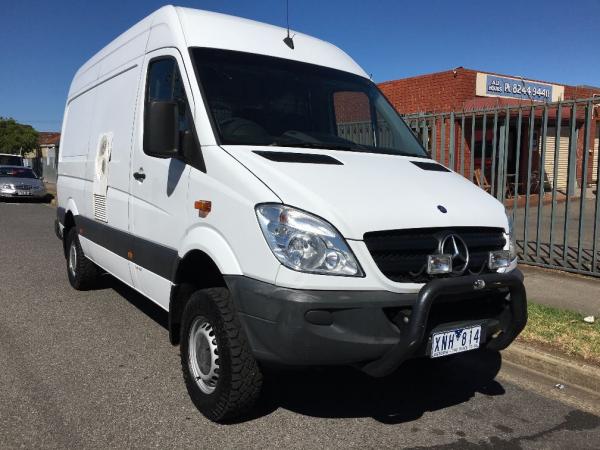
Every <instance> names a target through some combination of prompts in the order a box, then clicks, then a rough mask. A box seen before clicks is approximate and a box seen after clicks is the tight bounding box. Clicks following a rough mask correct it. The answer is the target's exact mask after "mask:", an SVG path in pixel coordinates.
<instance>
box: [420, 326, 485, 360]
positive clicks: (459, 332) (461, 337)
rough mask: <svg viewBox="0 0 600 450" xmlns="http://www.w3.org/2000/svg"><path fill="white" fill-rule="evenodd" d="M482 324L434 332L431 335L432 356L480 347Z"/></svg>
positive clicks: (437, 356)
mask: <svg viewBox="0 0 600 450" xmlns="http://www.w3.org/2000/svg"><path fill="white" fill-rule="evenodd" d="M480 341H481V325H477V326H473V327H465V328H455V329H453V330H448V331H442V332H439V333H434V334H433V336H431V357H432V358H439V357H440V356H446V355H453V354H454V353H460V352H466V351H469V350H475V349H476V348H479V343H480Z"/></svg>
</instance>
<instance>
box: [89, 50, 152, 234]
mask: <svg viewBox="0 0 600 450" xmlns="http://www.w3.org/2000/svg"><path fill="white" fill-rule="evenodd" d="M140 64H141V58H139V64H138V63H134V65H133V66H131V68H129V69H127V71H125V72H123V73H121V74H120V75H118V76H116V77H114V78H110V79H109V80H108V81H106V82H104V83H102V84H101V85H100V86H98V87H97V88H96V89H97V101H96V105H95V107H94V121H93V124H92V127H91V130H90V153H89V163H90V165H95V159H96V154H97V151H98V147H99V142H100V137H101V136H103V135H106V134H109V135H110V136H111V137H112V139H111V140H112V144H111V147H112V151H111V155H110V161H109V163H108V189H107V193H106V196H107V198H106V206H107V208H106V212H107V219H108V225H110V226H111V227H113V228H117V229H119V230H122V231H128V230H129V220H128V218H129V211H128V209H129V208H128V202H129V200H128V196H129V177H130V176H131V170H130V169H131V140H132V132H133V123H134V119H135V108H136V100H137V87H138V83H139V78H140V71H141V67H140ZM88 200H89V201H92V199H91V198H89V199H88Z"/></svg>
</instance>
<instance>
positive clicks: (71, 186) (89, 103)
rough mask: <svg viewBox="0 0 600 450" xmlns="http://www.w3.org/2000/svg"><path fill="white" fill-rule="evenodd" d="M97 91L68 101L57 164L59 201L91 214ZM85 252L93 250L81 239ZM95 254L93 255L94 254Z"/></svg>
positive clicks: (72, 208) (65, 205) (84, 213)
mask: <svg viewBox="0 0 600 450" xmlns="http://www.w3.org/2000/svg"><path fill="white" fill-rule="evenodd" d="M95 99H96V93H95V91H93V90H92V91H88V92H86V93H84V94H82V95H80V96H78V97H76V98H74V99H72V100H71V101H69V102H68V103H67V106H66V108H65V116H64V124H63V134H62V138H61V149H60V152H59V164H58V180H57V192H58V204H59V205H60V206H64V207H65V208H66V210H67V211H71V213H72V214H83V215H89V214H90V211H91V204H90V202H88V201H86V199H87V197H86V189H87V187H88V184H89V183H88V182H89V180H91V173H89V172H88V151H89V141H90V128H91V124H92V117H93V112H94V102H95ZM81 246H82V248H83V251H84V253H86V254H88V255H90V256H92V250H91V249H90V248H88V246H87V245H86V243H85V242H82V243H81ZM92 257H93V256H92Z"/></svg>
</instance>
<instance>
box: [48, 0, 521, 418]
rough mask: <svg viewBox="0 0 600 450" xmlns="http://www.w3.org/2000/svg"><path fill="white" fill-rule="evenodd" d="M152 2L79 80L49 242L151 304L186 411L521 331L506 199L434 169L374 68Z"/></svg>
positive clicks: (237, 22)
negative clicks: (160, 319) (178, 365)
mask: <svg viewBox="0 0 600 450" xmlns="http://www.w3.org/2000/svg"><path fill="white" fill-rule="evenodd" d="M286 36H287V31H286V30H285V29H282V28H278V27H274V26H271V25H265V24H261V23H257V22H253V21H250V20H245V19H240V18H236V17H230V16H226V15H221V14H215V13H210V12H204V11H198V10H193V9H185V8H176V7H173V6H166V7H163V8H161V9H159V10H158V11H156V12H155V13H153V14H151V15H150V16H149V17H147V18H145V19H144V20H142V21H141V22H139V23H138V24H136V25H135V26H133V27H132V28H131V29H130V30H128V31H127V32H125V33H124V34H123V35H121V36H119V37H118V38H117V39H115V40H114V41H113V42H112V43H110V44H109V45H108V46H107V47H105V48H104V49H103V50H101V51H100V52H99V53H98V54H97V55H95V56H94V57H93V58H92V59H90V60H89V61H88V62H87V63H85V64H84V65H83V67H81V69H79V71H78V72H77V74H76V75H75V78H74V79H73V82H72V84H71V87H70V91H69V96H68V100H67V104H66V110H65V115H64V122H63V129H62V142H61V152H60V161H59V177H58V219H57V231H58V234H59V236H60V237H61V238H62V240H63V243H64V250H65V256H66V260H67V272H68V276H69V280H70V282H71V284H72V285H73V287H74V288H75V289H87V288H90V287H92V286H93V283H94V281H95V280H96V277H97V276H98V273H99V269H98V268H102V270H104V271H106V272H108V273H110V274H112V275H113V276H115V277H116V278H118V279H119V280H121V281H122V282H123V283H125V284H127V285H129V286H131V287H133V288H134V289H136V290H137V291H139V292H141V293H142V294H143V295H145V296H146V297H148V298H149V299H150V300H151V301H153V302H154V303H156V304H157V305H158V306H160V307H161V308H163V309H164V310H166V311H168V314H169V333H170V339H171V342H172V343H173V344H175V345H176V344H180V345H181V361H182V367H183V377H184V379H185V383H186V385H187V389H188V391H189V394H190V397H191V398H192V400H193V402H194V403H195V404H196V406H197V407H198V408H199V409H200V410H201V411H202V412H203V413H204V414H205V415H206V416H207V417H209V418H210V419H212V420H215V421H219V420H225V419H228V418H231V417H233V416H236V415H239V414H243V413H244V412H245V411H247V410H248V408H250V407H251V405H252V404H253V402H254V401H255V400H256V398H257V396H258V395H259V392H260V389H261V383H262V374H261V368H262V367H264V366H265V365H267V364H279V365H283V366H288V367H290V366H291V367H294V366H296V367H297V366H323V365H351V366H355V367H357V368H359V369H361V370H363V371H365V372H366V373H368V374H371V375H373V376H384V375H387V374H390V373H391V372H393V371H395V370H396V369H397V368H398V367H399V366H400V364H401V363H402V362H403V361H405V360H406V359H407V358H413V357H440V356H444V355H449V354H453V353H458V352H462V351H466V350H472V349H476V348H482V347H487V348H492V349H501V348H504V347H506V346H507V345H508V344H509V343H510V342H512V340H513V339H514V338H515V337H516V336H517V334H518V333H519V332H520V331H521V330H522V329H523V327H524V325H525V322H526V298H525V291H524V288H523V283H522V276H521V275H520V272H519V271H518V270H517V269H516V255H515V248H514V243H513V236H512V235H511V227H510V224H509V220H508V218H507V216H506V213H505V210H504V207H503V206H502V204H501V203H499V202H498V201H496V200H495V199H494V198H492V197H491V196H490V195H488V194H487V193H486V192H484V191H483V190H481V189H479V188H477V187H476V186H474V185H473V184H472V183H470V182H469V181H468V180H466V179H465V178H463V177H462V176H460V175H458V174H456V173H454V172H452V171H450V170H448V169H446V168H445V167H443V166H442V165H440V164H438V163H436V162H434V161H433V160H431V159H430V158H429V156H428V154H427V153H426V152H425V150H424V149H423V147H422V146H421V145H420V143H419V141H418V140H417V139H416V137H415V136H414V135H413V133H412V131H411V130H410V129H409V128H408V127H407V125H406V124H405V122H404V121H403V120H402V119H401V118H400V116H399V115H398V114H397V113H396V111H395V110H394V108H393V107H392V106H391V105H390V104H389V102H388V101H387V100H386V99H385V97H384V96H383V95H382V94H381V93H380V91H379V90H378V89H377V87H376V86H375V84H373V82H371V81H370V79H369V76H368V75H367V74H366V73H365V72H364V71H363V70H362V69H361V68H360V67H359V66H358V65H357V64H356V63H355V62H354V61H353V60H352V59H351V58H350V57H349V56H348V55H346V54H345V53H344V52H343V51H341V50H340V49H338V48H337V47H335V46H333V45H331V44H328V43H326V42H323V41H320V40H318V39H315V38H312V37H309V36H306V35H303V34H300V33H295V34H294V35H293V39H285V42H284V38H286Z"/></svg>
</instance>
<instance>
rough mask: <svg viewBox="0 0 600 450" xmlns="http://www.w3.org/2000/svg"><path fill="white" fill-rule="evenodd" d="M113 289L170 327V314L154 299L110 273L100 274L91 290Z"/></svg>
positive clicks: (165, 326)
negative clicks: (154, 301) (153, 300)
mask: <svg viewBox="0 0 600 450" xmlns="http://www.w3.org/2000/svg"><path fill="white" fill-rule="evenodd" d="M102 289H112V290H114V291H115V292H116V293H117V294H119V295H120V296H121V297H123V298H124V299H125V300H127V301H128V302H129V303H131V304H132V305H133V306H135V307H136V308H137V309H138V310H140V311H141V312H143V313H144V314H146V315H147V316H148V317H150V318H151V319H152V320H154V321H155V322H156V323H158V324H159V325H160V326H161V327H163V328H164V329H165V330H168V329H169V314H168V313H167V312H166V311H165V310H164V309H162V308H160V307H159V306H158V305H156V304H155V303H153V302H152V300H150V299H148V298H147V297H144V296H143V295H142V294H140V293H139V292H138V291H136V290H135V289H133V288H131V287H129V286H127V285H126V284H125V283H123V282H122V281H119V280H118V279H116V278H115V277H113V276H112V275H110V274H108V273H103V274H102V275H100V279H99V280H98V282H97V283H96V284H95V285H94V286H93V287H92V288H91V289H90V290H94V291H97V290H102Z"/></svg>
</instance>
